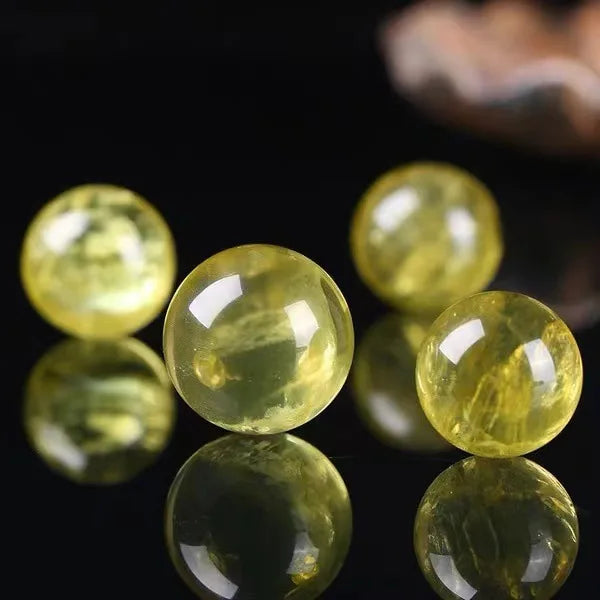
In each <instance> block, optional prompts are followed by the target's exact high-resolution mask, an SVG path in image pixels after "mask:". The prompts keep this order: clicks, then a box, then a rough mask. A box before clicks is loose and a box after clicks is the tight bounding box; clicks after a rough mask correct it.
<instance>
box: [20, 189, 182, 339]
mask: <svg viewBox="0 0 600 600" xmlns="http://www.w3.org/2000/svg"><path fill="white" fill-rule="evenodd" d="M175 268H176V266H175V246H174V243H173V238H172V236H171V232H170V231H169V228H168V227H167V224H166V223H165V221H164V220H163V218H162V217H161V216H160V214H159V213H158V212H157V211H156V210H155V209H154V208H153V207H152V206H151V205H150V204H149V203H148V202H146V201H145V200H144V199H143V198H141V197H140V196H138V195H137V194H135V193H134V192H131V191H129V190H127V189H124V188H120V187H117V186H113V185H82V186H79V187H75V188H73V189H70V190H68V191H66V192H64V193H63V194H60V195H59V196H58V197H56V198H55V199H54V200H52V201H50V202H49V203H48V204H46V206H44V207H43V208H42V209H41V210H40V212H39V213H38V214H37V215H36V216H35V218H34V219H33V221H32V223H31V225H30V226H29V229H28V230H27V233H26V235H25V240H24V243H23V249H22V253H21V277H22V280H23V286H24V288H25V292H26V293H27V295H28V297H29V299H30V301H31V303H32V304H33V306H34V307H35V308H36V310H37V311H38V312H39V313H40V314H41V315H42V316H43V317H44V318H45V319H47V320H48V321H49V322H50V323H52V324H53V325H55V326H56V327H58V328H59V329H62V330H63V331H65V332H67V333H70V334H72V335H75V336H78V337H82V338H115V337H122V336H124V335H127V334H129V333H132V332H134V331H136V330H137V329H140V328H141V327H143V326H144V325H146V324H147V323H149V322H150V321H151V320H152V319H154V318H155V317H156V316H157V315H158V313H159V312H160V310H161V309H162V307H163V306H164V304H165V303H166V301H167V299H168V297H169V294H170V292H171V289H172V287H173V281H174V278H175Z"/></svg>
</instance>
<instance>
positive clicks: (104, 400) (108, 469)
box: [24, 339, 175, 484]
mask: <svg viewBox="0 0 600 600" xmlns="http://www.w3.org/2000/svg"><path fill="white" fill-rule="evenodd" d="M174 417H175V406H174V402H173V394H172V388H171V383H170V381H169V377H168V375H167V372H166V369H165V367H164V364H163V363H162V361H161V360H160V358H159V357H158V356H157V355H156V353H155V352H153V351H152V350H151V349H150V348H148V347H147V346H146V345H145V344H142V342H140V341H138V340H134V339H124V340H120V341H83V340H74V339H68V340H65V341H63V342H61V343H59V344H58V345H56V346H54V347H53V348H51V349H50V350H49V351H48V352H47V353H46V354H45V355H44V356H43V357H42V358H41V359H40V360H39V362H38V363H37V364H36V365H35V367H34V368H33V369H32V371H31V374H30V376H29V379H28V382H27V387H26V397H25V408H24V425H25V430H26V431H27V434H28V437H29V440H30V442H31V445H32V446H33V448H34V449H35V450H36V452H37V453H38V454H39V455H40V456H41V458H42V459H43V460H44V461H46V462H47V463H48V465H50V466H51V467H52V468H53V469H55V470H56V471H58V472H59V473H61V474H62V475H65V476H66V477H68V478H70V479H73V480H74V481H77V482H80V483H93V484H111V483H119V482H122V481H126V480H128V479H130V478H132V477H133V476H134V475H136V474H137V473H138V472H139V471H141V470H142V469H143V468H145V467H146V466H148V465H149V464H150V463H151V462H152V461H153V460H155V458H156V457H157V456H158V455H159V454H160V452H162V450H163V449H164V448H165V446H166V444H167V442H168V440H169V437H170V434H171V430H172V428H173V422H174Z"/></svg>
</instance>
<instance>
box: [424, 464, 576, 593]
mask: <svg viewBox="0 0 600 600" xmlns="http://www.w3.org/2000/svg"><path fill="white" fill-rule="evenodd" d="M414 543H415V552H416V555H417V561H418V563H419V566H420V567H421V570H422V571H423V573H424V575H425V578H426V579H427V581H428V582H429V584H430V585H431V586H432V587H433V589H434V590H435V591H436V592H437V594H438V595H439V596H441V598H443V599H444V600H461V599H462V600H471V599H473V600H479V599H481V600H484V599H485V600H507V599H509V598H510V599H512V600H532V599H534V598H535V599H536V600H548V598H551V597H552V596H553V595H554V594H555V593H556V591H557V590H558V589H559V588H560V587H561V585H562V584H563V583H564V581H565V580H566V578H567V577H568V575H569V573H570V572H571V568H572V567H573V563H574V562H575V557H576V556H577V547H578V543H579V529H578V524H577V514H576V512H575V507H574V506H573V503H572V502H571V498H569V495H568V494H567V492H566V491H565V489H564V488H563V486H562V485H561V484H560V483H559V482H558V481H557V480H556V479H555V478H554V477H553V476H552V475H551V474H550V473H548V471H546V470H545V469H542V467H540V466H539V465H537V464H536V463H534V462H532V461H530V460H527V459H526V458H522V457H521V458H510V459H501V460H494V459H489V458H480V457H474V456H471V457H469V458H466V459H464V460H462V461H460V462H458V463H455V464H454V465H452V466H451V467H450V468H448V469H446V470H445V471H444V472H443V473H442V474H441V475H439V476H438V477H437V479H436V480H435V481H434V482H433V483H432V484H431V486H430V487H429V489H428V490H427V491H426V492H425V495H424V496H423V499H422V500H421V504H420V505H419V508H418V510H417V516H416V519H415V531H414Z"/></svg>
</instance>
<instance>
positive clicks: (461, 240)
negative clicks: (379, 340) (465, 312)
mask: <svg viewBox="0 0 600 600" xmlns="http://www.w3.org/2000/svg"><path fill="white" fill-rule="evenodd" d="M350 241H351V247H352V256H353V258H354V262H355V264H356V268H357V269H358V272H359V274H360V276H361V277H362V279H363V280H364V281H365V283H366V284H367V285H368V286H369V287H370V288H371V289H372V290H373V292H374V293H375V294H377V295H378V296H379V297H380V298H381V299H382V300H384V301H386V302H388V303H389V304H391V305H392V306H395V307H396V308H400V309H403V310H409V311H415V312H431V313H434V312H439V311H440V310H441V309H443V308H445V307H446V306H448V305H449V304H451V303H452V302H454V301H455V300H458V299H459V298H461V297H462V296H465V295H467V294H471V293H474V292H478V291H480V290H482V289H483V288H484V287H485V286H486V285H487V284H488V283H489V281H490V280H491V279H492V277H493V276H494V274H495V272H496V269H497V267H498V263H499V262H500V258H501V256H502V237H501V231H500V221H499V218H498V209H497V207H496V203H495V201H494V199H493V198H492V196H491V194H490V192H489V191H488V190H487V189H486V188H485V187H484V185H483V184H482V183H481V182H480V181H478V180H477V179H475V178H474V177H472V176H471V175H470V174H469V173H467V172H466V171H463V170H461V169H459V168H457V167H454V166H451V165H446V164H436V163H415V164H412V165H407V166H403V167H400V168H397V169H394V170H392V171H389V172H388V173H385V174H384V175H382V176H381V177H380V178H379V179H377V181H375V183H374V184H373V185H372V186H371V187H370V188H369V189H368V190H367V191H366V193H365V195H364V197H363V199H362V200H361V202H360V204H359V205H358V208H357V210H356V213H355V215H354V219H353V221H352V231H351V236H350Z"/></svg>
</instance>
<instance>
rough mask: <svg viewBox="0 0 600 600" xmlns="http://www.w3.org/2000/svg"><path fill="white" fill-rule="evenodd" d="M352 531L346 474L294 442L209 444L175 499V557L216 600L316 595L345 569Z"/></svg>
mask: <svg viewBox="0 0 600 600" xmlns="http://www.w3.org/2000/svg"><path fill="white" fill-rule="evenodd" d="M351 530H352V516H351V508H350V500H349V497H348V492H347V490H346V486H345V485H344V482H343V480H342V478H341V477H340V475H339V473H338V472H337V471H336V469H335V467H334V466H333V465H332V464H331V463H330V462H329V460H328V459H327V458H326V457H325V456H324V455H323V454H321V452H319V451H318V450H317V449H316V448H314V447H313V446H311V445H310V444H307V443H306V442H304V441H302V440H300V439H298V438H296V437H293V436H290V435H277V436H272V437H268V438H260V437H243V436H237V435H229V436H226V437H223V438H220V439H218V440H216V441H215V442H212V443H210V444H207V445H206V446H203V447H202V448H200V450H198V451H197V452H196V453H195V454H193V455H192V457H191V458H190V459H189V460H188V461H187V462H186V463H185V464H184V466H183V467H182V468H181V470H180V471H179V473H178V474H177V476H176V478H175V480H174V482H173V485H172V486H171V490H170V492H169V497H168V500H167V511H166V536H167V545H168V548H169V552H170V554H171V558H172V559H173V562H174V564H175V566H176V567H177V570H178V571H179V573H180V575H181V577H182V578H183V580H184V581H185V582H186V583H187V584H188V585H189V586H190V588H191V589H192V590H194V591H195V592H196V593H197V594H198V595H199V596H200V597H201V598H206V599H210V600H216V599H220V598H236V600H238V599H239V600H244V599H251V598H252V599H258V598H261V599H262V598H264V599H267V598H273V599H283V598H288V597H289V598H297V599H298V600H307V599H312V598H316V597H317V596H318V595H319V594H320V593H321V592H322V591H323V590H324V589H325V588H326V587H327V586H328V585H329V584H330V583H331V582H332V581H333V579H334V577H335V576H336V574H337V573H338V571H339V569H340V567H341V566H342V564H343V562H344V559H345V557H346V553H347V551H348V546H349V544H350V537H351Z"/></svg>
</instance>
